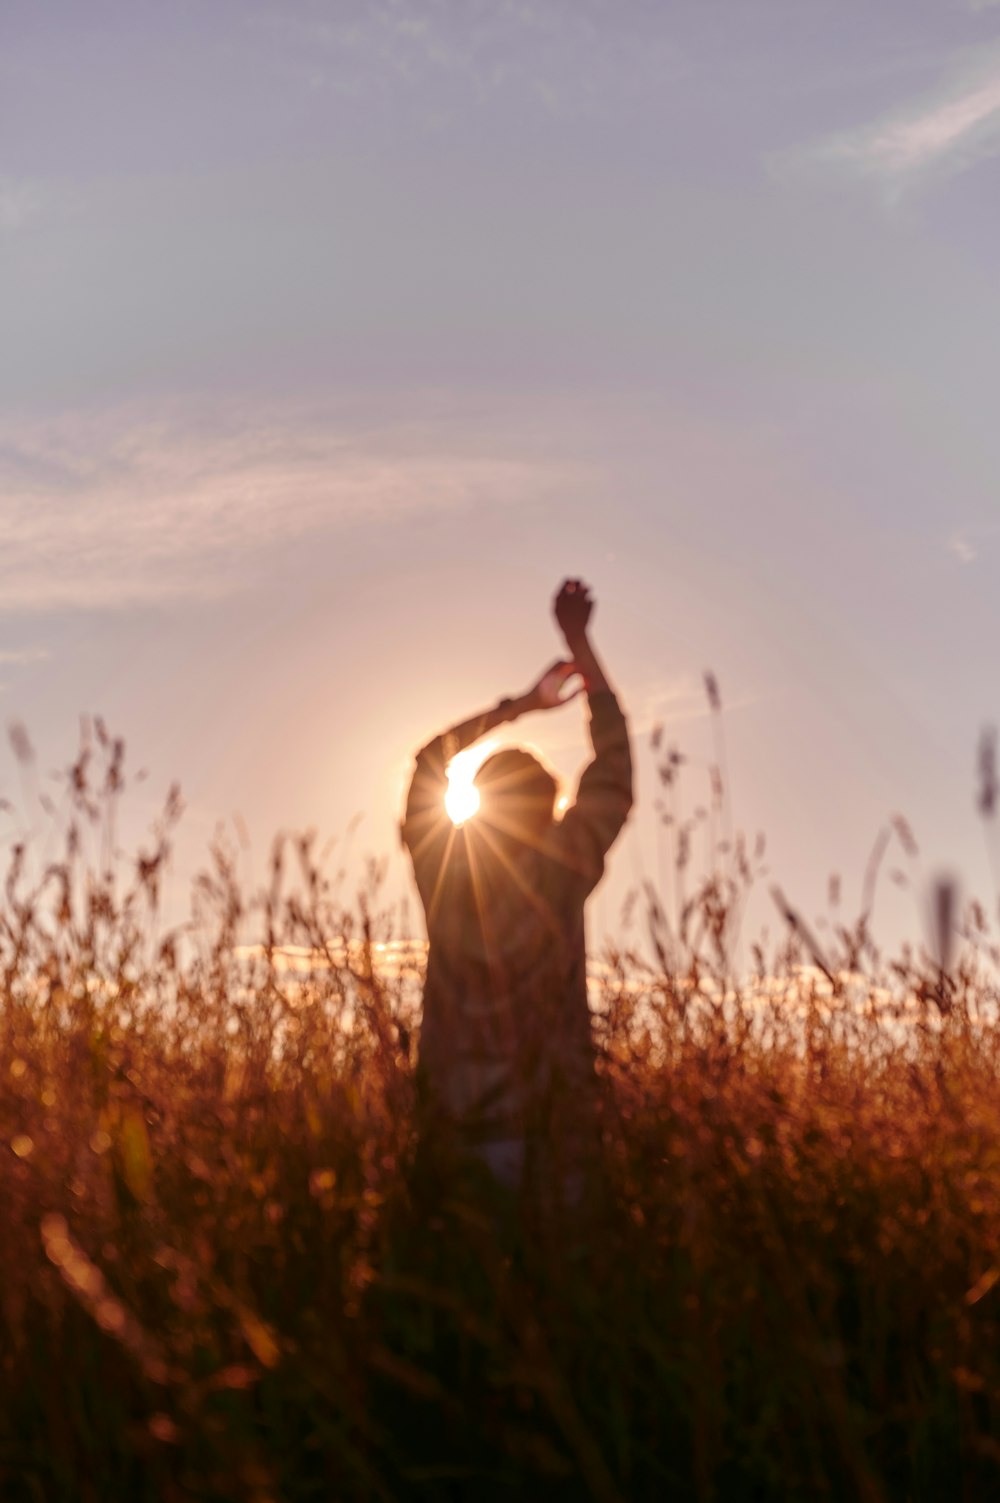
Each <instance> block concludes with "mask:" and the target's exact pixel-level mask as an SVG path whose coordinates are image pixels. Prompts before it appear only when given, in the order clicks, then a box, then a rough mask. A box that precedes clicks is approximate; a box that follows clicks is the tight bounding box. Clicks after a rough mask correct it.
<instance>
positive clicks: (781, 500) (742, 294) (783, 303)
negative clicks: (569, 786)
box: [0, 0, 1000, 932]
mask: <svg viewBox="0 0 1000 1503" xmlns="http://www.w3.org/2000/svg"><path fill="white" fill-rule="evenodd" d="M998 190H1000V6H997V5H990V4H985V3H980V4H971V3H970V4H963V3H960V0H954V3H948V0H936V3H934V4H930V3H920V0H907V3H906V4H902V3H894V4H890V3H886V4H880V5H879V6H877V7H876V6H872V5H869V4H863V3H861V0H857V3H855V0H830V3H825V0H816V3H803V0H788V3H754V0H749V3H747V0H743V3H738V0H724V3H717V4H713V3H709V0H698V3H690V4H680V5H666V4H661V3H655V4H654V3H651V0H650V3H639V0H615V3H611V0H572V3H570V0H544V3H543V0H534V3H515V0H461V3H459V0H452V3H444V0H439V3H434V0H397V3H389V0H384V3H383V0H369V3H348V0H330V3H326V4H320V3H306V0H291V3H288V0H283V3H281V4H277V3H276V4H273V5H271V4H267V5H265V4H257V3H254V0H245V3H241V4H235V3H225V0H221V3H216V4H213V5H211V6H205V5H203V4H196V3H193V0H192V3H182V0H159V3H156V4H153V3H137V0H132V3H129V4H125V3H121V0H116V3H103V4H102V3H100V0H92V3H88V4H87V5H86V6H81V5H77V4H73V5H70V4H49V5H46V6H44V7H42V6H38V5H37V4H29V3H22V0H6V3H5V5H4V8H3V13H2V16H0V267H2V275H0V350H2V352H3V353H2V358H0V608H2V614H0V685H2V690H0V711H2V714H3V717H4V719H6V720H8V721H9V720H12V719H21V720H23V721H25V722H26V723H27V724H28V726H29V728H30V729H31V731H32V733H33V735H34V738H35V740H36V741H37V742H38V744H39V746H40V748H41V749H42V753H43V763H44V765H45V766H49V765H58V764H60V763H64V762H65V761H67V760H68V758H69V756H70V755H71V753H72V750H73V748H74V745H75V737H76V724H77V718H78V715H79V713H80V712H81V711H98V712H103V713H104V715H105V716H106V718H107V719H108V721H109V723H110V724H111V725H112V726H113V727H114V728H115V729H116V730H118V731H120V732H121V733H122V734H124V735H125V736H126V738H127V740H128V742H129V745H130V748H131V749H132V755H133V761H134V762H135V763H142V764H145V765H147V766H148V767H149V769H150V779H149V782H148V783H147V784H146V785H145V790H148V791H144V792H143V794H142V796H141V797H137V799H136V807H135V814H134V822H135V823H136V824H141V822H142V820H143V819H144V818H146V817H147V816H148V813H149V809H150V808H151V806H152V804H153V802H155V799H156V797H157V795H158V793H159V792H160V791H162V790H163V789H165V787H166V785H167V784H168V782H169V781H170V780H171V779H172V778H173V777H174V776H178V777H179V778H180V779H181V781H182V783H183V786H184V789H185V792H186V794H187V797H188V800H189V806H190V807H189V815H188V819H187V821H186V831H187V833H186V835H185V839H184V842H183V843H182V849H181V855H180V860H179V863H178V871H177V876H176V884H177V886H178V889H180V888H181V887H182V886H183V884H184V882H185V881H186V877H187V874H188V873H189V871H190V870H191V869H192V867H193V865H194V864H195V863H196V860H197V856H198V853H199V852H200V851H201V850H202V849H203V848H204V844H205V840H206V837H207V835H208V834H209V833H210V832H211V830H212V828H213V825H214V823H215V821H216V820H217V819H220V818H221V819H229V818H231V817H232V815H233V813H234V812H235V811H239V812H240V813H241V814H242V816H243V817H244V819H245V820H246V822H247V825H248V827H249V828H250V831H251V834H252V837H253V844H254V851H255V853H256V854H255V855H254V857H253V858H252V859H253V860H254V861H255V862H257V863H258V864H259V865H261V866H262V865H263V853H264V850H265V848H266V844H267V840H268V838H269V836H270V834H271V832H272V831H273V830H275V829H277V828H278V827H294V826H302V825H307V824H308V825H315V826H317V827H319V829H320V830H321V831H323V832H324V833H326V832H329V833H335V832H337V831H339V830H343V829H344V828H345V827H346V825H347V823H348V821H349V820H350V818H351V816H352V815H353V814H355V813H357V812H363V813H364V814H365V820H364V822H363V823H362V825H361V827H360V829H359V831H358V833H357V835H356V836H355V837H354V840H355V846H356V849H357V851H358V852H359V853H360V852H362V851H371V852H373V853H381V852H383V851H387V852H388V851H392V853H393V856H392V859H393V870H394V877H393V880H394V881H395V882H396V883H397V884H398V885H399V886H401V885H402V884H403V883H404V882H405V877H406V873H405V867H404V865H403V862H402V858H401V857H399V856H398V855H397V854H396V852H395V845H394V840H393V821H394V819H395V817H396V814H397V805H398V798H399V793H400V786H401V780H402V778H403V777H404V774H405V770H406V767H407V764H408V760H409V757H410V756H411V754H412V751H413V749H414V747H415V746H416V745H418V744H419V743H420V742H421V741H422V740H424V739H426V737H427V736H428V735H430V734H431V733H432V732H433V731H435V730H437V729H439V728H440V727H441V726H442V725H443V724H444V723H446V722H447V721H448V720H449V719H451V718H455V717H458V716H461V715H463V714H464V713H465V712H468V711H471V710H473V709H476V708H479V707H480V706H481V705H483V704H486V703H489V702H491V701H492V700H493V699H494V698H495V697H496V696H497V695H499V694H502V693H510V692H514V691H516V690H518V689H519V688H521V687H523V685H524V684H525V683H526V682H527V680H528V679H529V678H530V677H531V675H532V672H533V670H534V669H536V668H540V667H542V666H544V664H545V663H546V662H547V661H548V659H549V658H550V657H551V656H552V655H553V654H554V652H555V650H556V648H557V645H558V644H557V641H556V638H555V636H554V632H553V630H552V627H551V625H550V623H549V620H548V602H549V598H550V596H551V593H552V590H553V589H554V587H555V585H556V584H557V583H558V580H559V578H560V577H561V576H562V575H563V574H565V573H580V574H583V575H585V576H586V577H588V578H589V579H590V580H591V582H592V584H593V587H594V590H595V592H596V594H597V596H598V599H599V602H600V606H599V614H598V617H597V632H598V639H599V641H600V643H601V644H602V645H603V646H604V648H605V651H606V656H607V658H608V663H609V668H610V670H611V672H612V674H613V676H614V677H615V679H616V681H617V682H618V684H619V685H620V688H621V692H622V698H623V700H624V702H625V704H626V706H627V708H628V710H629V712H630V715H631V718H632V721H633V725H634V728H635V731H636V738H637V748H638V761H639V768H640V784H639V792H640V807H639V810H638V811H637V815H636V818H635V820H634V824H633V828H632V829H631V830H630V832H629V833H628V835H627V836H626V837H625V838H624V839H623V842H622V844H621V846H620V847H619V849H618V852H617V855H616V857H615V873H614V878H613V881H612V883H611V884H610V885H609V887H608V889H607V891H606V893H605V896H604V898H603V899H602V900H600V901H601V902H602V903H603V907H602V908H601V912H600V916H599V917H600V922H601V924H602V925H605V926H609V925H610V924H611V922H612V920H613V915H614V911H616V908H617V904H618V902H619V901H620V898H621V896H622V895H623V893H624V891H625V888H626V887H627V886H628V884H629V882H631V881H632V880H634V878H635V876H636V875H637V874H638V873H640V872H642V871H648V872H649V873H650V874H652V873H653V871H654V870H655V865H656V857H655V851H654V839H653V835H652V829H653V816H652V800H653V798H654V797H655V792H656V790H655V786H654V785H655V778H654V777H653V775H652V758H651V753H650V751H649V747H648V730H649V728H650V727H651V726H652V725H653V724H654V723H655V722H656V721H657V720H664V721H665V722H666V736H667V740H668V741H673V742H677V743H679V744H680V745H681V747H682V749H685V750H687V751H689V752H690V753H691V754H692V755H693V756H695V757H700V758H704V757H705V756H706V755H707V749H708V744H709V743H708V734H707V725H706V721H705V718H704V714H703V706H702V696H701V692H700V687H699V686H700V675H701V672H702V669H703V668H705V667H708V666H711V667H713V668H714V669H715V671H716V672H717V674H718V676H719V678H720V681H721V684H722V688H723V693H724V697H725V698H726V700H727V702H728V704H729V705H730V709H729V712H728V717H727V735H728V745H729V760H730V770H731V775H732V782H733V786H734V792H735V814H736V821H737V823H738V824H740V825H742V826H744V827H746V828H748V829H749V830H750V831H751V832H753V831H756V830H757V829H759V828H762V829H764V830H765V831H766V832H767V833H768V836H769V838H770V849H771V869H772V874H773V876H774V877H776V878H777V879H779V880H780V881H781V882H782V884H783V886H784V887H785V888H786V889H787V890H788V892H789V893H790V895H792V896H793V897H794V898H796V899H798V900H799V901H801V903H802V905H803V907H804V908H805V909H806V911H807V912H810V913H812V912H815V911H816V910H817V909H818V908H819V907H820V906H821V905H822V901H823V894H824V892H825V885H826V878H827V875H828V874H829V872H830V871H831V870H838V871H841V872H842V873H843V875H844V879H845V892H846V895H847V897H848V899H849V900H853V899H856V896H857V892H858V890H859V887H860V881H861V874H862V871H863V867H864V863H865V859H866V856H867V852H868V849H869V847H870V845H871V842H872V840H873V839H874V836H875V834H876V831H877V829H878V828H879V825H880V824H881V823H882V822H883V821H884V820H885V819H886V818H887V817H888V816H889V815H890V814H891V813H892V812H893V811H895V810H897V809H899V810H902V811H904V812H905V813H906V814H907V815H908V816H909V817H910V819H911V821H912V823H913V825H914V827H915V829H916V832H917V834H918V837H919V838H920V839H921V841H922V845H923V848H924V852H925V857H926V863H927V867H928V870H935V869H937V868H938V867H941V866H946V867H950V868H954V869H957V870H959V871H961V872H962V873H963V874H964V876H965V880H966V882H967V884H968V885H969V886H971V887H973V888H977V889H980V890H982V889H984V888H985V887H986V883H987V868H986V865H985V861H984V858H983V854H982V850H983V845H982V836H981V832H980V830H979V828H978V825H977V823H976V819H975V816H974V813H973V770H974V760H975V747H976V740H977V736H978V733H979V730H980V727H981V726H982V725H983V724H984V723H986V722H988V721H990V720H992V719H995V718H997V717H998V716H1000V681H998V675H997V673H996V670H995V666H994V644H995V640H996V636H997V615H998V612H997V605H996V598H997V597H996V587H995V586H996V578H997V565H998V562H1000V504H998V495H997V477H998V474H1000V425H998V424H997V422H996V419H995V415H994V407H995V392H996V390H997V389H998V387H1000V346H998V342H997V339H996V331H997V329H998V328H1000V286H998V284H997V280H996V275H995V269H996V265H997V260H998V249H1000V246H998V242H1000V191H998ZM561 716H562V718H561V719H559V720H558V721H554V722H549V723H545V724H543V723H540V724H539V725H537V726H536V725H529V724H522V725H521V726H519V727H518V728H517V733H518V735H519V736H522V735H523V737H526V738H528V739H531V740H533V741H535V742H536V743H537V744H539V745H540V746H542V747H543V748H544V749H546V750H547V751H549V753H550V754H551V755H553V757H554V759H555V760H556V762H557V764H558V766H559V767H560V769H561V770H562V771H563V772H564V773H565V774H566V775H567V776H569V775H571V774H572V773H573V772H574V771H575V770H576V769H577V768H578V767H579V765H580V762H581V759H582V756H583V741H582V735H581V731H582V728H581V724H580V715H579V707H578V706H574V707H572V708H570V709H567V710H566V711H563V712H561ZM684 786H685V785H683V784H682V790H683V788H684ZM687 787H688V792H687V793H686V794H685V797H686V798H687V799H688V800H689V802H690V805H692V806H693V805H694V804H695V803H697V802H700V801H701V799H702V797H703V794H702V792H701V791H700V790H697V789H696V783H695V775H694V774H693V773H692V774H691V777H690V779H689V782H688V784H687ZM4 794H6V795H8V796H10V795H13V796H15V797H17V796H18V789H17V778H16V775H15V773H14V771H13V767H12V764H9V763H8V762H7V761H5V760H4V759H3V758H0V795H4ZM144 801H145V802H144ZM644 820H646V821H647V822H646V823H644ZM130 828H131V827H130ZM353 859H355V858H352V860H353ZM908 911H909V910H907V908H906V907H905V900H902V899H900V898H899V897H898V896H896V895H895V894H891V893H889V892H888V891H887V892H886V894H885V902H884V910H883V922H884V924H885V926H886V930H887V932H888V931H889V930H891V931H892V932H897V931H898V930H899V929H900V928H901V927H910V928H911V929H913V928H915V920H912V921H911V920H909V919H908V918H907V914H908Z"/></svg>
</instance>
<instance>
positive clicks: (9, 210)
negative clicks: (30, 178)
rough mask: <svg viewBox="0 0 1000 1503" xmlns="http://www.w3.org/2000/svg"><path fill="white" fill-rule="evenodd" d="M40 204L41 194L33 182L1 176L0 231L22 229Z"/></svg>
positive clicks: (9, 231) (10, 231) (11, 231)
mask: <svg viewBox="0 0 1000 1503" xmlns="http://www.w3.org/2000/svg"><path fill="white" fill-rule="evenodd" d="M40 205H41V195H40V194H39V191H38V189H37V188H36V187H35V186H34V185H33V184H32V183H25V182H18V181H15V180H13V179H11V178H0V232H3V231H6V232H7V233H8V234H10V233H13V232H14V231H15V230H20V229H22V228H23V227H24V225H25V224H27V222H28V220H29V219H32V218H33V217H34V216H35V214H36V213H37V212H38V209H39V207H40Z"/></svg>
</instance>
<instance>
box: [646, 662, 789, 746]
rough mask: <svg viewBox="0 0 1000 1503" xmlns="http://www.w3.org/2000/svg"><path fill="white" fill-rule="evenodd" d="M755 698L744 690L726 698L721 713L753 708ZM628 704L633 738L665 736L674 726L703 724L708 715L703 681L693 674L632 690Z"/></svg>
mask: <svg viewBox="0 0 1000 1503" xmlns="http://www.w3.org/2000/svg"><path fill="white" fill-rule="evenodd" d="M759 698H760V695H759V693H757V692H755V691H753V690H749V689H748V690H744V691H743V692H742V693H741V694H738V695H736V696H735V697H734V698H730V697H728V696H726V697H725V699H724V700H723V709H724V710H725V711H726V712H727V713H728V712H729V711H731V710H742V709H745V708H746V707H747V706H748V705H752V704H756V702H757V701H758V699H759ZM629 702H630V704H631V705H633V707H634V708H633V709H632V712H631V716H630V718H631V722H632V729H633V731H634V733H635V734H636V735H637V736H641V735H647V734H650V733H652V732H653V731H655V730H656V729H657V728H658V727H659V728H661V729H662V730H663V731H664V732H665V733H670V732H672V731H673V730H674V729H675V728H676V727H677V726H681V725H688V724H690V723H691V722H692V721H696V720H705V719H707V718H708V716H709V715H711V714H712V708H711V705H710V704H709V701H708V695H707V692H706V688H705V680H704V678H703V677H702V676H701V675H699V674H696V673H684V674H681V675H679V676H678V677H677V678H675V679H672V680H669V681H666V682H665V681H663V680H657V681H656V682H653V683H649V684H645V685H637V686H634V687H633V688H632V689H631V691H630V694H629Z"/></svg>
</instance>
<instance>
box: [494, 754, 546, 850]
mask: <svg viewBox="0 0 1000 1503" xmlns="http://www.w3.org/2000/svg"><path fill="white" fill-rule="evenodd" d="M475 785H476V788H477V789H478V790H479V816H478V817H479V819H481V820H483V821H484V823H486V824H488V825H489V826H491V828H492V829H493V830H495V831H496V832H497V833H498V834H499V835H501V836H502V837H506V838H507V839H512V840H521V841H524V842H525V843H527V844H532V843H534V842H535V841H536V840H538V839H539V837H540V836H541V835H542V834H543V832H544V831H545V829H546V828H547V827H548V826H549V825H550V824H551V823H552V820H553V816H554V814H555V807H556V793H557V791H558V788H557V784H556V780H555V778H554V777H553V775H552V773H551V772H549V770H548V768H547V767H545V766H543V764H542V763H541V762H540V761H539V760H538V758H537V757H533V756H532V755H531V753H530V752H527V751H522V750H521V748H520V747H509V748H506V747H505V748H504V750H503V751H498V752H494V754H493V756H492V757H488V758H487V759H486V761H485V762H484V763H483V765H482V766H481V767H480V769H479V771H478V772H477V773H476V776H475Z"/></svg>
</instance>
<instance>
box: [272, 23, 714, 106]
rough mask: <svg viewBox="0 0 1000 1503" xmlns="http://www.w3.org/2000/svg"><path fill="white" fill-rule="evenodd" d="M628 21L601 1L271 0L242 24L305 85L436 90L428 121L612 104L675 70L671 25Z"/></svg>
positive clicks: (387, 91)
mask: <svg viewBox="0 0 1000 1503" xmlns="http://www.w3.org/2000/svg"><path fill="white" fill-rule="evenodd" d="M629 20H630V24H628V25H623V24H621V18H620V17H619V15H618V14H617V12H616V11H615V10H614V8H613V7H609V6H608V5H607V3H606V0H489V3H486V4H484V3H470V4H468V5H466V6H442V5H440V4H438V3H436V0H343V3H342V4H340V5H338V6H337V7H334V8H329V9H328V10H327V11H326V12H317V11H312V10H304V9H302V8H300V7H296V6H294V5H287V4H286V5H282V6H277V5H274V6H272V7H270V8H268V9H265V10H258V11H254V12H252V13H251V14H250V15H248V17H247V24H248V25H249V26H250V27H252V28H261V27H265V28H266V29H267V30H268V31H269V32H270V33H271V35H272V36H273V37H275V38H276V39H277V47H276V52H275V62H276V65H277V66H280V67H283V68H287V67H288V66H293V67H295V68H297V69H298V70H299V71H302V72H303V73H304V75H305V77H306V79H307V81H308V84H309V86H310V87H311V88H312V89H328V90H330V92H331V93H334V94H337V95H341V96H346V97H352V98H356V99H362V100H364V101H366V102H367V103H368V104H369V105H370V104H378V105H383V104H387V103H389V102H390V101H391V102H392V103H393V104H394V106H398V105H399V104H400V100H401V97H402V96H405V94H406V91H407V90H408V89H409V88H410V87H411V86H415V87H416V88H417V89H418V90H420V89H421V88H426V86H427V84H428V82H429V81H431V82H432V83H433V87H434V89H435V91H436V97H435V102H434V105H433V107H432V108H430V109H429V110H428V111H427V114H426V122H425V123H427V124H428V125H431V126H434V125H441V124H443V123H447V121H448V120H449V119H450V118H451V116H452V113H453V112H454V111H457V110H460V109H461V108H462V107H463V106H464V105H465V104H467V103H468V101H469V99H470V98H471V99H472V100H473V101H474V102H475V103H476V104H480V105H481V104H485V103H487V102H489V101H490V100H495V99H503V98H507V99H509V98H510V97H512V96H516V97H517V99H518V100H519V102H520V104H521V105H522V106H524V105H529V106H530V105H534V106H535V107H541V108H542V109H543V110H544V111H545V112H546V113H548V114H556V115H560V116H565V115H573V116H576V115H579V114H587V115H592V114H600V113H602V112H604V111H607V110H609V109H611V108H612V107H613V108H614V109H615V110H616V111H620V110H621V109H622V108H623V107H624V106H625V105H626V104H627V103H628V102H629V101H632V102H634V100H635V98H636V97H637V96H638V95H639V94H641V93H642V92H644V91H646V92H647V93H649V94H653V92H654V91H658V90H661V89H662V88H663V86H664V82H665V80H668V79H669V78H670V77H672V76H676V75H677V74H678V73H683V72H685V71H686V70H687V67H688V64H687V61H686V59H684V58H683V56H682V54H681V51H680V49H679V47H678V46H677V43H676V41H675V38H674V32H673V30H672V29H671V28H664V27H663V26H662V25H659V24H657V22H656V18H655V15H653V16H651V17H648V18H647V17H644V13H643V12H642V11H636V12H635V13H633V14H632V15H631V16H630V18H629Z"/></svg>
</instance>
